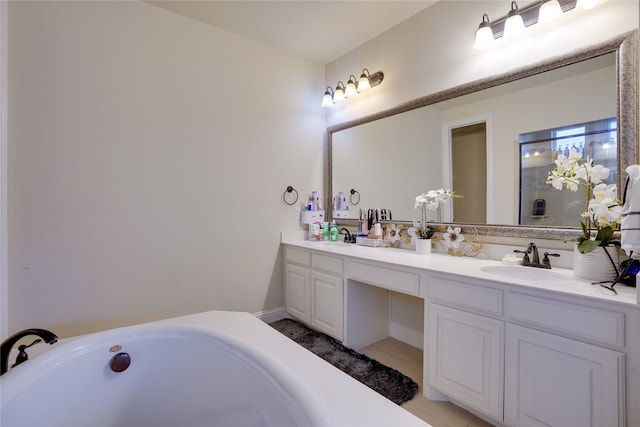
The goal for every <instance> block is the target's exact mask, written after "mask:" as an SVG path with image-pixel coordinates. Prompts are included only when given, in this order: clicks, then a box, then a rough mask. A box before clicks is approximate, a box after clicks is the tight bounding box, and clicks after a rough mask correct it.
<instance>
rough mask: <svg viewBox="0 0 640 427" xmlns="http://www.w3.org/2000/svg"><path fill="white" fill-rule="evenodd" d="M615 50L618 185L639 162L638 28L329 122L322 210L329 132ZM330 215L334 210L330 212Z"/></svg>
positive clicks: (345, 222) (494, 230)
mask: <svg viewBox="0 0 640 427" xmlns="http://www.w3.org/2000/svg"><path fill="white" fill-rule="evenodd" d="M612 52H615V53H616V74H617V100H618V101H617V117H618V164H619V167H620V171H619V172H620V173H619V174H618V176H619V182H618V192H619V193H620V191H621V190H620V189H621V188H623V184H624V180H626V176H625V175H626V174H624V173H623V171H624V170H625V169H626V167H627V166H629V165H633V164H637V163H638V151H639V150H638V146H637V145H636V143H635V141H638V30H637V29H636V30H633V31H630V32H627V33H624V34H622V35H620V36H617V37H615V38H613V39H610V40H608V41H606V42H604V43H600V44H597V45H593V46H589V47H587V48H583V49H580V50H578V51H576V52H574V53H572V54H568V55H563V56H561V57H555V58H552V59H549V60H545V61H543V62H539V63H536V64H533V65H530V66H526V67H523V68H520V69H517V70H514V71H511V72H508V73H504V74H499V75H496V76H492V77H488V78H484V79H480V80H475V81H472V82H469V83H465V84H462V85H460V86H456V87H453V88H450V89H446V90H443V91H440V92H436V93H433V94H430V95H426V96H422V97H420V98H416V99H414V100H411V101H408V102H405V103H403V104H400V105H398V106H396V107H393V108H390V109H387V110H383V111H380V112H378V113H373V114H370V115H367V116H364V117H361V118H359V119H355V120H351V121H348V122H344V123H340V124H336V125H333V126H329V127H328V128H327V133H326V138H325V168H324V171H325V172H324V189H325V192H324V200H325V212H332V209H331V200H332V197H333V180H332V177H333V162H332V144H333V133H334V132H339V131H341V130H345V129H349V128H352V127H354V126H359V125H363V124H365V123H369V122H372V121H375V120H380V119H383V118H385V117H390V116H394V115H396V114H400V113H404V112H406V111H411V110H415V109H416V108H421V107H425V106H428V105H432V104H436V103H438V102H441V101H446V100H449V99H452V98H457V97H460V96H463V95H467V94H470V93H474V92H478V91H481V90H484V89H489V88H492V87H494V86H498V85H501V84H504V83H509V82H512V81H515V80H520V79H523V78H525V77H530V76H534V75H536V74H540V73H544V72H546V71H550V70H553V69H556V68H560V67H564V66H567V65H571V64H575V63H577V62H581V61H585V60H588V59H591V58H595V57H598V56H601V55H605V54H608V53H612ZM331 215H332V216H333V212H332V213H331ZM331 220H334V221H336V223H338V224H339V225H342V226H351V227H357V226H358V220H357V219H340V218H333V217H332V218H331ZM393 222H394V223H396V224H412V222H413V221H407V220H398V221H393ZM429 224H430V225H431V226H432V227H434V228H435V229H436V230H437V231H443V230H444V229H446V227H447V226H448V225H450V224H451V223H444V222H433V223H431V222H430V223H429ZM455 225H456V227H462V229H463V231H464V230H465V229H467V230H469V229H472V230H473V231H474V232H477V233H478V234H481V235H492V236H504V237H530V238H538V239H551V240H563V239H569V238H573V237H576V236H579V235H580V234H581V230H580V229H579V228H559V227H529V226H521V225H502V224H467V223H455Z"/></svg>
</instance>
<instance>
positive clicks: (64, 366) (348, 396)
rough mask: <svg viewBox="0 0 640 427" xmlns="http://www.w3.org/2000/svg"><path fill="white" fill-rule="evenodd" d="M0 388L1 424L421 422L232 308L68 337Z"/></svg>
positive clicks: (180, 426)
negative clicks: (119, 362) (127, 359)
mask: <svg viewBox="0 0 640 427" xmlns="http://www.w3.org/2000/svg"><path fill="white" fill-rule="evenodd" d="M125 355H126V356H128V358H129V361H130V363H129V364H128V366H127V364H126V363H125V364H122V365H121V366H120V367H117V366H116V365H115V364H113V363H112V360H119V361H121V360H126V356H125ZM123 356H124V358H123ZM114 369H115V370H114ZM117 371H120V372H117ZM0 394H1V401H2V404H1V405H2V406H1V408H0V425H2V427H16V426H28V427H40V426H42V427H44V426H47V427H53V426H64V427H102V426H118V427H120V426H122V427H125V426H131V427H145V426H148V427H160V426H172V427H191V426H237V427H250V426H275V427H285V426H334V425H335V426H394V427H395V426H410V425H411V426H428V424H426V423H424V422H423V421H421V420H420V419H418V418H417V417H415V416H413V415H412V414H410V413H409V412H407V411H405V410H404V409H402V408H400V407H399V406H397V405H396V404H394V403H393V402H391V401H389V400H387V399H385V398H384V397H382V396H380V395H379V394H377V393H376V392H374V391H372V390H370V389H369V388H367V387H366V386H364V385H362V384H360V383H359V382H358V381H356V380H354V379H352V378H351V377H349V376H348V375H346V374H344V373H343V372H341V371H339V370H338V369H336V368H334V367H333V366H331V365H329V364H328V363H326V362H324V361H323V360H322V359H320V358H318V357H317V356H315V355H314V354H312V353H310V352H309V351H307V350H305V349H304V348H302V347H300V346H299V345H297V344H296V343H294V342H293V341H291V340H289V339H288V338H286V337H285V336H284V335H282V334H280V333H279V332H277V331H275V330H274V329H273V328H271V327H270V326H268V325H266V324H265V323H263V322H262V321H260V320H259V319H257V318H255V317H254V316H252V315H251V314H248V313H236V312H219V311H211V312H205V313H200V314H195V315H190V316H185V317H179V318H174V319H168V320H164V321H160V322H153V323H147V324H141V325H135V326H130V327H125V328H119V329H113V330H108V331H104V332H99V333H95V334H91V335H85V336H82V337H78V338H74V339H70V340H66V341H65V342H63V343H59V344H55V345H54V346H52V347H51V350H49V351H47V352H45V353H43V354H41V355H39V356H36V357H33V358H31V359H30V360H29V361H27V362H25V363H23V364H21V365H19V366H17V367H15V368H13V369H11V370H9V371H8V372H7V373H5V374H4V375H2V376H1V377H0Z"/></svg>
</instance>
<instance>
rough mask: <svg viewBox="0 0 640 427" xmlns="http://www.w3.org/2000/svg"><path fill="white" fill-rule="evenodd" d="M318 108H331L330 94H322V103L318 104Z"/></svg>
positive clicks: (331, 99) (327, 92)
mask: <svg viewBox="0 0 640 427" xmlns="http://www.w3.org/2000/svg"><path fill="white" fill-rule="evenodd" d="M320 106H322V107H331V106H333V98H332V97H331V94H330V93H329V91H326V92H325V93H324V96H323V97H322V103H321V104H320Z"/></svg>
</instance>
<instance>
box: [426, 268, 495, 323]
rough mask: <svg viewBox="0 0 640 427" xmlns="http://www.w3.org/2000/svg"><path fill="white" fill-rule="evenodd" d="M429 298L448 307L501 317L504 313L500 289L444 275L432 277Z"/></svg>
mask: <svg viewBox="0 0 640 427" xmlns="http://www.w3.org/2000/svg"><path fill="white" fill-rule="evenodd" d="M429 300H430V301H432V302H437V303H440V304H443V305H448V306H450V307H459V308H462V309H464V310H470V311H475V312H478V313H481V314H488V315H491V316H499V317H502V315H503V314H504V309H503V307H504V304H503V292H502V290H501V289H494V288H489V287H486V286H481V285H475V284H473V283H465V282H460V281H457V280H451V279H447V278H444V277H437V276H436V277H432V278H431V283H430V286H429Z"/></svg>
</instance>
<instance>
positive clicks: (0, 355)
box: [0, 329, 58, 375]
mask: <svg viewBox="0 0 640 427" xmlns="http://www.w3.org/2000/svg"><path fill="white" fill-rule="evenodd" d="M29 335H35V336H38V337H40V338H42V339H43V340H44V341H45V342H47V343H48V344H55V343H56V342H58V336H57V335H56V334H54V333H53V332H50V331H47V330H46V329H25V330H23V331H20V332H17V333H15V334H13V335H11V336H10V337H9V338H7V339H6V340H4V341H3V342H2V347H1V348H0V375H2V374H4V373H5V372H7V371H8V370H9V353H10V352H11V349H12V348H13V346H14V345H15V344H16V343H17V342H18V341H20V340H21V339H22V338H24V337H28V336H29ZM38 342H40V340H35V341H34V342H32V343H31V344H29V345H21V346H20V347H19V348H20V354H19V355H18V358H17V359H16V363H15V364H14V365H13V366H16V365H19V364H20V363H22V362H24V361H26V360H27V359H29V356H28V355H27V353H26V352H25V350H26V349H27V348H29V347H31V346H32V345H34V344H37V343H38ZM13 366H12V367H13Z"/></svg>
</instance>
